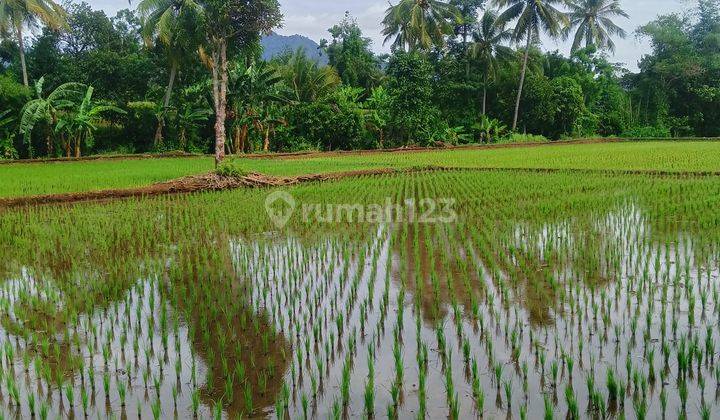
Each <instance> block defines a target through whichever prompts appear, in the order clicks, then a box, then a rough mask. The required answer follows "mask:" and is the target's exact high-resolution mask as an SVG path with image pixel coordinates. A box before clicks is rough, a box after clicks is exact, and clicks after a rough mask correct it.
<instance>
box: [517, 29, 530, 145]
mask: <svg viewBox="0 0 720 420" xmlns="http://www.w3.org/2000/svg"><path fill="white" fill-rule="evenodd" d="M531 40H532V31H531V30H530V29H528V35H527V44H526V45H525V58H524V59H523V66H522V72H521V73H520V86H519V88H518V94H517V100H516V101H515V118H514V119H513V127H512V129H513V131H515V129H517V123H518V116H519V115H520V100H521V99H522V92H523V87H524V86H525V73H526V72H527V63H528V57H529V56H530V41H531Z"/></svg>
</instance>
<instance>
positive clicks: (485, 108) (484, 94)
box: [482, 72, 488, 116]
mask: <svg viewBox="0 0 720 420" xmlns="http://www.w3.org/2000/svg"><path fill="white" fill-rule="evenodd" d="M487 80H488V77H487V72H486V73H485V76H484V80H483V99H482V115H483V116H485V115H486V112H485V111H486V110H487Z"/></svg>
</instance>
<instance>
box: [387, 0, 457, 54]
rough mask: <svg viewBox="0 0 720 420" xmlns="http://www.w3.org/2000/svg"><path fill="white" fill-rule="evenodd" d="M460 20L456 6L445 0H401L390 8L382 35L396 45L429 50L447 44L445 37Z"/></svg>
mask: <svg viewBox="0 0 720 420" xmlns="http://www.w3.org/2000/svg"><path fill="white" fill-rule="evenodd" d="M457 20H458V16H457V13H456V10H455V8H454V7H452V6H451V5H450V4H448V3H445V2H444V1H441V0H400V3H398V4H397V5H395V6H392V5H391V6H390V7H388V9H387V11H386V12H385V19H383V26H384V29H383V31H382V34H383V35H384V36H385V42H384V43H387V42H388V41H390V40H391V39H393V38H395V40H394V41H393V43H392V47H393V48H401V49H405V47H408V48H409V49H410V50H429V49H430V48H432V47H433V46H435V47H442V46H444V45H445V36H446V35H451V34H452V33H453V29H454V26H453V22H455V21H457Z"/></svg>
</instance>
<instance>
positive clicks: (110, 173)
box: [0, 157, 214, 197]
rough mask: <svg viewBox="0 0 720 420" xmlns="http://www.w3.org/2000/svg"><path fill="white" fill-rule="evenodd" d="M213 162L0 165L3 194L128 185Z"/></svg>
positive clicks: (186, 172)
mask: <svg viewBox="0 0 720 420" xmlns="http://www.w3.org/2000/svg"><path fill="white" fill-rule="evenodd" d="M213 166H214V165H213V160H212V159H211V158H206V157H200V158H162V159H127V160H97V161H81V162H55V163H17V164H7V165H0V180H2V181H0V197H18V196H27V195H41V194H57V193H67V192H82V191H94V190H103V189H114V188H129V187H135V186H139V185H148V184H153V183H156V182H162V181H167V180H170V179H173V178H178V177H182V176H185V175H192V174H198V173H202V172H207V171H210V170H211V169H212V168H213Z"/></svg>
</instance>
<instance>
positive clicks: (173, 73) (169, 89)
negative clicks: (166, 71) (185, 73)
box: [163, 61, 178, 109]
mask: <svg viewBox="0 0 720 420" xmlns="http://www.w3.org/2000/svg"><path fill="white" fill-rule="evenodd" d="M177 72H178V63H177V62H175V61H173V63H172V67H170V80H169V81H168V85H167V89H166V90H165V100H164V101H163V105H164V106H165V108H166V109H167V107H169V106H170V99H171V98H172V91H173V87H174V86H175V78H176V77H177Z"/></svg>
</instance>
